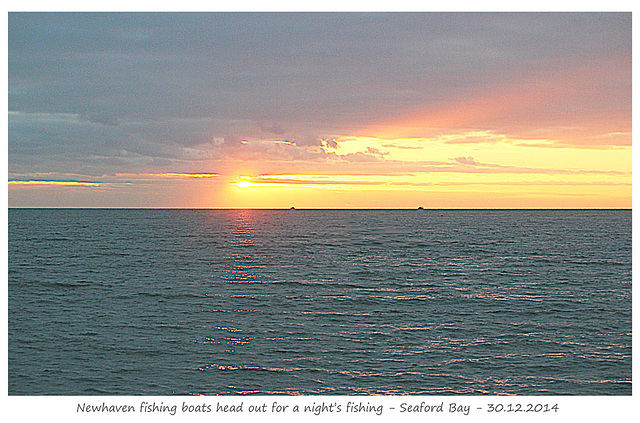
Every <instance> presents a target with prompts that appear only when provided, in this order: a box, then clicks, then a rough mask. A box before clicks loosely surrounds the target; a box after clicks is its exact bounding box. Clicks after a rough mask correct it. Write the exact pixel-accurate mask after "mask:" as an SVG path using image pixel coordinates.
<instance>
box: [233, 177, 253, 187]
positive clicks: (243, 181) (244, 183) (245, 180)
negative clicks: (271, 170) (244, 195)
mask: <svg viewBox="0 0 640 423" xmlns="http://www.w3.org/2000/svg"><path fill="white" fill-rule="evenodd" d="M235 185H236V186H237V187H240V188H248V187H250V186H251V177H250V176H240V180H239V181H238V182H236V184H235Z"/></svg>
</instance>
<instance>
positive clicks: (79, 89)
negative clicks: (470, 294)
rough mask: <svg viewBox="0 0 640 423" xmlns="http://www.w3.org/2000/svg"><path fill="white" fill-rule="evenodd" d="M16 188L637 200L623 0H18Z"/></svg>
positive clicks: (27, 193) (114, 197) (219, 197)
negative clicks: (486, 7) (148, 2)
mask: <svg viewBox="0 0 640 423" xmlns="http://www.w3.org/2000/svg"><path fill="white" fill-rule="evenodd" d="M8 29H9V31H8V35H9V37H8V38H9V40H8V41H9V45H8V76H9V84H8V107H9V114H8V141H9V142H8V172H9V175H8V200H9V206H10V207H189V208H190V207H206V208H209V207H210V208H288V207H291V206H295V207H296V208H417V207H418V206H422V207H425V208H630V207H631V179H632V178H631V167H632V155H631V122H632V117H631V103H632V99H631V14H630V13H163V14H159V13H10V14H9V19H8Z"/></svg>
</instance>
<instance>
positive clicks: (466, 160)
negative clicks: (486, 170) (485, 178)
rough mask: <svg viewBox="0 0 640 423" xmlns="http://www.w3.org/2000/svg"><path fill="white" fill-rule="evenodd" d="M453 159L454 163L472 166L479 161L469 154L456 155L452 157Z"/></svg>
mask: <svg viewBox="0 0 640 423" xmlns="http://www.w3.org/2000/svg"><path fill="white" fill-rule="evenodd" d="M453 161H455V162H456V163H460V164H464V165H472V166H477V165H479V164H480V163H479V162H478V161H477V160H476V159H474V158H473V157H471V156H469V157H456V158H455V159H453Z"/></svg>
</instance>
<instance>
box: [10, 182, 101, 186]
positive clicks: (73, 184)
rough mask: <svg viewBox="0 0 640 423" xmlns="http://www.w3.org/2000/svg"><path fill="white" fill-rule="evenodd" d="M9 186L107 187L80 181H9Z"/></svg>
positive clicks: (98, 183)
mask: <svg viewBox="0 0 640 423" xmlns="http://www.w3.org/2000/svg"><path fill="white" fill-rule="evenodd" d="M9 185H18V186H20V185H53V186H67V187H99V186H103V185H107V184H106V183H104V182H80V181H9Z"/></svg>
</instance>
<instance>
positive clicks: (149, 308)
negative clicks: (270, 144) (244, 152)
mask: <svg viewBox="0 0 640 423" xmlns="http://www.w3.org/2000/svg"><path fill="white" fill-rule="evenodd" d="M631 214H632V213H631V210H417V209H416V210H302V209H297V210H255V209H252V210H220V209H218V210H206V209H193V210H187V209H9V211H8V224H9V227H8V393H9V395H67V396H68V395H72V396H73V395H76V396H84V395H96V396H104V395H127V396H128V395H249V394H256V395H401V394H402V395H438V396H439V395H503V394H508V395H584V396H586V395H589V396H592V395H631V386H632V382H631V344H632V337H631V324H632V315H631V238H632V236H631Z"/></svg>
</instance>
